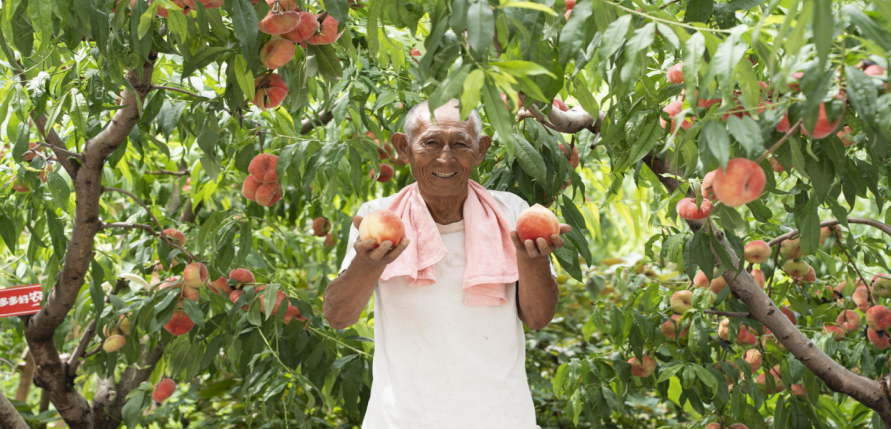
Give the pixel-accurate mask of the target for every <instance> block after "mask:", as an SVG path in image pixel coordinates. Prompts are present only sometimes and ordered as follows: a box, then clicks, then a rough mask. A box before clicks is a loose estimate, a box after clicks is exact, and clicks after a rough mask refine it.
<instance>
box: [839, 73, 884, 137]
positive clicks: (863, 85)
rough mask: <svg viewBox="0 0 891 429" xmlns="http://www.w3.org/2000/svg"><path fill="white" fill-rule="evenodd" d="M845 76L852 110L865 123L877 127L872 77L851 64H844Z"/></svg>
mask: <svg viewBox="0 0 891 429" xmlns="http://www.w3.org/2000/svg"><path fill="white" fill-rule="evenodd" d="M845 76H846V77H847V78H848V79H847V82H848V95H849V96H850V97H851V105H853V106H854V110H856V111H857V113H859V116H860V118H862V119H863V120H864V121H866V123H868V124H870V125H872V126H873V127H878V124H877V122H876V97H878V93H877V91H876V87H875V85H873V82H872V79H871V78H870V77H869V76H867V75H866V73H863V71H861V70H860V69H858V68H856V67H851V66H845Z"/></svg>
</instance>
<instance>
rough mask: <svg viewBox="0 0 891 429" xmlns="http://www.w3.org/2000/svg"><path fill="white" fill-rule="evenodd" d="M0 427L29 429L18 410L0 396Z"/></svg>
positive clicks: (5, 398)
mask: <svg viewBox="0 0 891 429" xmlns="http://www.w3.org/2000/svg"><path fill="white" fill-rule="evenodd" d="M0 427H2V428H4V429H29V428H28V424H27V423H25V419H23V418H22V415H21V414H19V412H18V410H16V409H15V407H13V406H12V402H9V399H8V398H7V397H6V396H4V395H0Z"/></svg>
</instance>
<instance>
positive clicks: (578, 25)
mask: <svg viewBox="0 0 891 429" xmlns="http://www.w3.org/2000/svg"><path fill="white" fill-rule="evenodd" d="M589 16H591V2H589V1H581V2H578V3H577V4H576V5H575V8H573V9H572V14H571V15H569V21H567V22H566V24H565V25H564V26H563V29H562V30H560V40H559V41H558V42H557V48H558V49H557V54H558V56H557V60H558V61H559V62H560V68H561V69H563V68H565V67H566V64H567V63H569V60H571V59H573V58H575V56H576V55H577V54H578V52H579V50H581V49H582V44H583V43H585V21H586V20H587V19H588V17H589Z"/></svg>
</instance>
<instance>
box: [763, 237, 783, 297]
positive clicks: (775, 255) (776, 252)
mask: <svg viewBox="0 0 891 429" xmlns="http://www.w3.org/2000/svg"><path fill="white" fill-rule="evenodd" d="M776 247H777V248H776V249H774V252H773V274H772V275H771V276H770V281H768V282H767V290H766V291H765V292H766V295H767V296H768V297H770V288H771V287H772V286H773V279H775V278H777V263H779V261H780V245H779V243H777V244H776Z"/></svg>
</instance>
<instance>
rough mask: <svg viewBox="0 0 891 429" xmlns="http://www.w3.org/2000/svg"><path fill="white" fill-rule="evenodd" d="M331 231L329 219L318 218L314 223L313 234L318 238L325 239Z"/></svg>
mask: <svg viewBox="0 0 891 429" xmlns="http://www.w3.org/2000/svg"><path fill="white" fill-rule="evenodd" d="M330 230H331V222H329V221H328V218H325V217H321V216H320V217H317V218H315V219H313V221H312V233H313V234H314V235H315V236H316V237H324V236H325V234H327V233H328V231H330Z"/></svg>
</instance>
